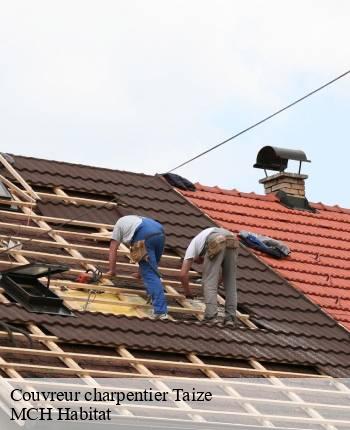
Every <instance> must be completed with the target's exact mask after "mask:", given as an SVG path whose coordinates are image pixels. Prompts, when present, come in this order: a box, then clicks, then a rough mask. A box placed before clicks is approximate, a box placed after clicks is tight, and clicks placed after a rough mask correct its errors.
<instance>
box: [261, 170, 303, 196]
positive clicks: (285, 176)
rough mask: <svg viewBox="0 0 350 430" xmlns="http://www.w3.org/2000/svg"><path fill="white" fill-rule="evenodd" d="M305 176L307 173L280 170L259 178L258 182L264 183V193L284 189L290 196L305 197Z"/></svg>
mask: <svg viewBox="0 0 350 430" xmlns="http://www.w3.org/2000/svg"><path fill="white" fill-rule="evenodd" d="M307 178H308V176H307V175H302V174H300V173H287V172H281V173H277V174H275V175H272V176H268V177H266V178H263V179H260V181H259V183H260V184H263V185H264V187H265V194H270V193H276V192H277V191H284V192H285V193H287V194H289V195H292V196H297V197H305V179H307Z"/></svg>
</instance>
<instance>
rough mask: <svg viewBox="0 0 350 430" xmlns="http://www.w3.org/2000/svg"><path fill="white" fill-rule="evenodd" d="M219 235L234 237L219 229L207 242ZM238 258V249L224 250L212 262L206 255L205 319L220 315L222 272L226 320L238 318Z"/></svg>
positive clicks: (203, 271) (203, 272) (210, 235)
mask: <svg viewBox="0 0 350 430" xmlns="http://www.w3.org/2000/svg"><path fill="white" fill-rule="evenodd" d="M218 235H225V236H228V235H232V233H231V232H229V231H228V230H225V229H223V228H217V229H215V231H213V232H212V233H210V234H209V236H208V237H207V241H208V240H210V239H213V238H215V236H218ZM237 256H238V249H228V248H224V249H223V250H221V251H220V252H219V254H217V255H216V256H215V257H214V258H213V259H212V260H210V259H209V257H208V255H207V253H206V252H205V254H204V263H203V270H202V284H203V293H204V301H205V313H204V318H205V319H210V318H215V317H216V316H217V313H218V303H217V294H218V285H219V282H220V275H221V272H222V279H223V283H224V289H225V318H232V319H235V318H236V310H237V287H236V272H237V270H236V269H237Z"/></svg>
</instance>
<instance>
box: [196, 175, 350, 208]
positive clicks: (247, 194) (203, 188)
mask: <svg viewBox="0 0 350 430" xmlns="http://www.w3.org/2000/svg"><path fill="white" fill-rule="evenodd" d="M195 185H196V187H201V189H199V190H197V191H207V192H216V193H219V194H228V195H235V196H237V197H246V198H251V199H255V200H263V201H278V199H277V197H276V195H275V193H271V194H267V195H266V194H257V193H255V192H254V191H251V192H242V191H239V190H237V189H236V188H231V189H230V188H221V187H219V186H218V185H215V186H210V185H203V184H201V183H200V182H196V183H195ZM309 203H310V205H311V206H312V207H314V208H315V209H322V210H325V211H329V212H338V213H346V214H350V208H345V207H343V206H340V205H338V204H334V205H327V204H325V203H322V202H309Z"/></svg>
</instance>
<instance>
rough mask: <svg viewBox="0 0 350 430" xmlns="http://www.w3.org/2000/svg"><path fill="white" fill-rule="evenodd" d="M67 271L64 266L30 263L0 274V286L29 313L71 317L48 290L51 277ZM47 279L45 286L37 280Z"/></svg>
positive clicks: (67, 310)
mask: <svg viewBox="0 0 350 430" xmlns="http://www.w3.org/2000/svg"><path fill="white" fill-rule="evenodd" d="M67 270H69V267H68V266H66V265H59V264H46V263H31V264H25V265H24V266H19V267H16V268H13V269H8V270H5V271H3V272H1V274H0V276H1V278H0V285H1V286H2V287H3V288H4V289H5V292H6V294H7V295H8V296H9V297H11V298H12V299H14V300H15V301H16V302H17V303H20V304H22V305H23V306H24V307H25V308H26V309H27V310H28V311H30V312H40V313H49V314H59V315H67V316H72V315H73V313H72V312H71V311H70V310H69V309H68V308H67V307H66V306H65V305H64V304H63V300H62V299H61V298H60V297H58V296H57V295H56V294H55V293H54V292H53V291H51V290H50V288H49V287H50V278H51V276H52V275H54V274H57V273H62V272H65V271H67ZM44 276H45V277H46V278H47V285H44V284H43V283H42V282H40V281H39V278H42V277H44Z"/></svg>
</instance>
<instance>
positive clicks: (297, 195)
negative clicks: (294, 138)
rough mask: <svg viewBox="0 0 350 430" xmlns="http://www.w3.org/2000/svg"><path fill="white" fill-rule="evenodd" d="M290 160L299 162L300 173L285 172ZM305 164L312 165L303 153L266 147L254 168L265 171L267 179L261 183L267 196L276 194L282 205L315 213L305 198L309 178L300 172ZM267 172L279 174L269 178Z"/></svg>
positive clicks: (261, 150)
mask: <svg viewBox="0 0 350 430" xmlns="http://www.w3.org/2000/svg"><path fill="white" fill-rule="evenodd" d="M288 160H296V161H299V171H298V173H289V172H285V169H286V168H287V167H288ZM303 162H308V163H310V160H308V159H307V158H306V154H305V152H303V151H299V150H295V149H287V148H277V147H273V146H264V147H263V148H262V149H260V151H259V153H258V155H257V159H256V163H255V164H254V167H255V168H257V169H264V171H265V176H266V177H265V178H263V179H260V181H259V183H260V184H263V185H264V187H265V194H271V193H275V194H276V196H277V198H278V199H279V201H280V202H281V204H283V205H285V206H287V207H289V208H292V209H299V210H307V211H311V212H314V211H315V210H314V209H313V208H312V207H310V205H309V202H308V201H307V199H306V196H305V179H307V178H308V176H307V175H303V174H301V172H300V171H301V164H302V163H303ZM267 170H274V171H278V173H276V174H274V175H270V176H268V174H267Z"/></svg>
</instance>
